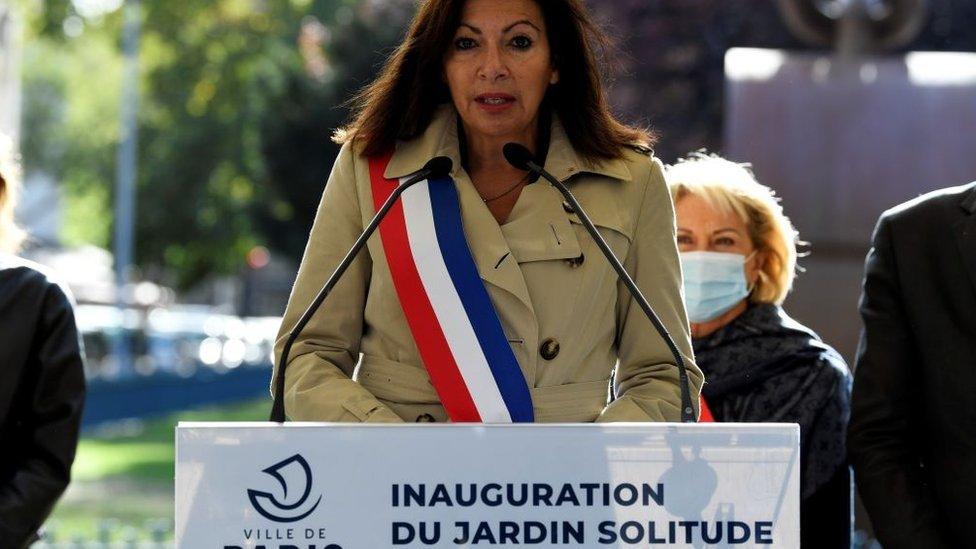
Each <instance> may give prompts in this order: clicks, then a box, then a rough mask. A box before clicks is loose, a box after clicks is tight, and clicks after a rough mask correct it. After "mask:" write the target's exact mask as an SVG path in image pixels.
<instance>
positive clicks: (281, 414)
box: [269, 156, 452, 423]
mask: <svg viewBox="0 0 976 549" xmlns="http://www.w3.org/2000/svg"><path fill="white" fill-rule="evenodd" d="M451 164H452V162H451V160H450V159H449V158H446V157H443V156H438V157H436V158H434V159H432V160H431V161H430V162H428V163H427V164H426V165H425V166H424V168H423V169H422V170H420V171H419V172H417V174H416V175H414V176H413V177H411V178H410V179H408V180H406V181H404V182H403V183H401V184H399V185H397V187H396V188H395V189H394V190H393V193H392V194H391V195H390V197H389V198H387V199H386V202H384V203H383V206H382V207H381V208H380V210H379V211H378V212H376V215H374V216H373V219H372V220H370V222H369V224H368V225H366V228H365V229H364V230H363V234H361V235H359V238H357V239H356V242H355V243H354V244H353V245H352V248H350V249H349V252H348V253H346V256H345V257H344V258H342V261H341V262H340V263H339V266H338V267H336V269H335V271H333V273H332V275H331V276H329V279H328V280H327V281H326V282H325V286H322V289H321V290H319V293H318V295H317V296H315V299H314V300H313V301H312V304H311V305H309V306H308V308H307V309H305V313H304V314H302V317H301V318H300V319H299V320H298V322H297V323H296V324H295V326H294V327H293V328H292V329H291V331H290V332H289V334H288V339H286V340H285V346H284V347H283V348H282V350H281V358H279V360H278V368H277V371H276V374H277V375H276V376H275V379H274V403H273V404H272V405H271V416H270V418H269V421H274V422H277V423H284V422H285V397H284V393H285V368H287V367H288V355H289V353H291V346H292V345H294V343H295V340H296V339H298V334H300V333H301V332H302V330H303V329H304V328H305V326H306V325H307V324H308V323H309V321H310V320H312V316H313V315H315V311H317V310H318V308H319V307H320V306H321V305H322V302H323V301H325V298H326V297H328V296H329V293H330V292H332V289H333V288H334V287H335V285H336V284H337V283H338V282H339V279H340V278H342V275H343V273H345V272H346V269H348V268H349V266H350V265H352V262H353V260H354V259H356V255H358V254H359V251H360V250H361V249H362V248H363V246H365V245H366V241H367V240H369V237H370V236H372V235H373V232H375V231H376V228H377V227H379V226H380V223H381V222H382V221H383V218H385V217H386V214H387V212H389V211H390V208H392V207H393V204H395V203H396V201H397V200H398V199H399V198H400V195H402V194H403V192H404V191H406V190H407V189H409V188H410V187H412V186H414V185H416V184H417V183H420V182H421V181H425V180H427V179H428V178H430V177H431V176H440V175H442V174H446V173H447V172H449V171H451Z"/></svg>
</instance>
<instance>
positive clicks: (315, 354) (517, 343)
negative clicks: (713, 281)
mask: <svg viewBox="0 0 976 549" xmlns="http://www.w3.org/2000/svg"><path fill="white" fill-rule="evenodd" d="M439 155H444V156H447V157H449V158H451V159H452V160H453V161H454V167H453V171H452V174H451V175H452V177H453V178H454V180H455V182H456V185H457V190H458V195H459V200H460V203H461V215H462V221H463V225H464V231H465V235H466V237H467V240H468V243H469V246H470V248H471V253H472V255H473V257H474V260H475V263H476V264H477V267H478V272H479V273H480V275H481V278H482V279H483V280H484V283H485V287H486V288H487V290H488V294H489V295H490V296H491V300H492V302H493V303H494V305H495V309H496V311H497V312H498V316H499V317H500V319H501V323H502V327H503V329H504V331H505V333H506V335H507V337H508V339H509V342H510V343H511V346H512V349H513V351H514V353H515V356H516V358H517V359H518V362H519V365H520V366H521V367H522V371H523V372H524V373H525V378H526V380H527V381H528V385H529V387H530V391H531V395H532V402H533V406H534V409H535V417H536V420H537V421H539V422H592V421H679V420H680V393H679V385H678V374H677V369H676V367H675V365H674V359H673V357H672V355H671V354H670V352H669V351H668V348H667V346H666V345H665V344H664V342H663V341H662V340H661V338H660V337H659V336H658V335H657V333H656V332H655V330H654V328H653V326H652V325H651V323H650V322H649V321H648V320H647V318H646V317H645V316H644V315H643V313H642V312H641V310H640V307H639V306H638V305H636V304H635V303H634V302H633V300H632V299H631V297H630V295H629V294H628V292H627V290H626V288H625V287H624V286H623V285H622V284H620V283H619V282H618V281H617V277H616V275H615V273H614V272H613V270H612V268H611V267H610V265H609V264H608V263H607V261H606V260H605V259H604V257H603V256H602V254H601V253H600V250H599V249H598V248H597V246H596V244H595V243H594V242H593V241H592V239H591V238H590V236H589V234H588V233H587V232H586V230H585V229H584V227H583V226H582V225H581V224H580V223H579V221H578V219H577V218H576V216H575V215H573V214H570V213H567V209H566V208H565V207H564V204H563V198H562V196H561V195H560V194H559V192H558V191H557V190H556V189H554V188H553V187H551V186H550V185H549V184H547V183H545V182H544V181H542V180H540V181H539V182H536V183H533V184H531V185H528V186H526V187H525V188H524V189H523V190H522V192H521V195H520V196H519V198H518V201H517V203H516V204H515V207H514V209H513V210H512V212H511V215H510V216H509V218H508V220H507V221H506V222H505V223H504V224H503V225H501V226H499V224H498V223H497V222H496V220H495V218H494V217H493V216H492V214H491V212H490V211H489V210H488V208H487V206H486V205H485V204H484V203H483V202H482V200H481V197H480V196H479V195H478V192H477V191H476V190H475V188H474V186H473V185H472V183H471V179H470V178H469V176H468V175H467V174H466V173H465V171H464V169H463V167H462V166H461V162H460V158H459V152H458V131H457V115H456V114H455V111H454V110H453V108H452V107H450V106H444V107H443V108H441V109H440V110H439V111H438V113H437V115H436V116H435V118H434V120H433V122H432V123H431V124H430V126H429V127H428V129H427V130H426V132H425V133H424V134H423V135H422V136H420V137H418V138H416V139H414V140H411V141H408V142H402V143H400V144H399V145H398V147H397V150H396V152H395V154H394V155H393V158H392V160H391V161H390V163H389V165H388V167H387V169H386V173H385V176H386V177H387V178H395V177H403V176H406V175H409V174H411V173H413V172H416V171H417V170H419V169H421V168H422V167H423V165H424V164H425V163H426V162H427V161H428V160H430V159H431V158H433V157H435V156H439ZM545 167H546V169H547V170H548V171H550V172H551V173H553V174H554V175H555V176H556V177H557V178H559V179H560V180H562V181H566V182H567V183H568V185H569V188H570V190H571V191H572V192H573V193H574V194H575V196H576V197H577V198H578V199H579V201H580V202H581V203H582V205H583V207H584V208H585V209H586V210H587V212H588V213H589V215H590V216H591V218H592V219H593V221H594V223H595V224H596V225H597V226H598V228H599V230H600V232H601V234H602V235H603V237H604V238H605V239H606V240H607V243H608V244H609V245H610V246H611V248H612V249H613V250H614V252H615V253H616V254H617V255H618V257H620V258H621V260H622V261H623V262H624V265H625V267H626V268H627V271H628V272H629V273H631V275H632V276H633V278H634V279H635V280H636V282H637V284H638V286H639V287H640V288H641V290H642V291H643V292H644V295H645V296H646V297H647V299H648V300H649V301H650V303H651V306H652V307H654V309H655V311H657V313H658V315H659V316H660V317H661V320H662V321H663V322H664V324H665V326H666V327H667V329H668V331H670V332H671V334H672V336H673V337H674V339H675V342H676V343H677V345H678V348H679V349H680V350H681V352H682V353H683V355H684V359H685V361H686V364H687V365H688V368H689V374H690V379H691V382H692V396H693V398H694V401H695V402H694V404H695V407H696V409H697V405H698V394H699V391H700V389H701V384H702V375H701V372H700V371H699V370H698V368H697V367H696V366H695V365H694V362H693V358H692V351H691V343H690V336H689V330H688V321H687V319H686V316H685V310H684V305H683V304H682V300H681V272H680V267H679V263H678V254H677V249H676V246H675V227H674V209H673V206H672V203H671V198H670V195H669V193H668V189H667V186H666V184H665V181H664V177H663V175H662V167H661V164H660V162H659V161H657V160H656V159H653V158H651V157H650V156H649V155H648V154H642V153H640V152H638V151H636V150H631V149H627V152H626V154H625V156H624V158H623V159H619V160H613V161H604V162H600V163H595V164H594V163H591V162H588V161H587V160H586V159H585V158H582V157H580V156H578V155H577V154H576V153H575V152H574V150H573V148H572V146H571V145H570V142H569V139H568V138H567V137H566V134H565V132H564V131H563V129H562V126H561V125H560V124H559V122H558V120H554V121H553V124H552V128H551V137H550V145H549V152H548V155H547V157H546V166H545ZM566 206H568V205H566ZM374 213H375V208H374V206H373V198H372V191H371V187H370V180H369V172H368V164H367V160H366V159H365V158H363V157H361V156H359V155H358V154H356V153H355V152H354V151H353V150H352V148H351V147H350V145H349V144H346V145H345V146H343V147H342V150H341V151H340V153H339V157H338V159H337V160H336V162H335V165H334V167H333V169H332V174H331V176H330V177H329V181H328V184H327V186H326V188H325V192H324V193H323V196H322V202H321V205H320V206H319V210H318V213H317V215H316V219H315V223H314V225H313V227H312V231H311V234H310V235H309V240H308V245H307V247H306V249H305V256H304V258H303V259H302V263H301V267H300V268H299V271H298V279H297V281H296V282H295V286H294V288H293V290H292V293H291V297H290V299H289V301H288V307H287V310H286V311H285V316H284V321H283V323H282V329H281V332H280V333H279V336H278V341H277V345H276V347H275V354H276V361H275V362H276V363H277V362H278V360H277V359H278V358H280V353H281V349H282V347H283V346H284V340H285V338H286V337H287V333H288V330H289V329H290V328H291V327H292V326H294V325H295V323H296V322H297V321H298V319H299V317H300V316H301V315H302V313H303V312H304V310H305V309H306V307H307V306H308V304H309V303H310V302H311V301H312V300H313V299H314V297H315V295H316V294H317V293H318V291H319V289H320V287H321V286H322V285H323V284H324V282H325V280H326V279H327V278H328V277H329V275H330V274H331V273H332V272H333V270H334V269H335V267H336V266H337V265H338V263H339V262H340V261H341V259H342V257H343V255H344V254H345V253H346V251H347V250H348V249H349V248H350V246H351V245H352V243H353V241H355V239H356V238H357V236H358V235H359V234H360V233H361V232H362V230H363V227H364V226H365V225H366V224H367V223H368V222H369V220H370V219H371V218H372V216H373V215H374ZM615 368H616V375H615V376H614V386H613V387H610V386H609V382H610V379H611V373H612V372H614V369H615ZM611 394H612V395H613V398H612V399H611V398H609V397H610V395H611ZM285 409H286V413H287V415H288V417H289V418H291V419H293V420H298V421H343V422H399V421H408V422H414V421H430V420H435V421H447V415H446V413H445V411H444V408H443V407H442V406H441V405H440V404H439V399H438V396H437V393H436V391H435V390H434V387H433V386H432V385H431V382H430V378H429V377H428V375H427V372H426V370H425V369H424V366H423V363H422V362H421V360H420V356H419V353H418V351H417V347H416V345H415V343H414V341H413V338H412V336H411V334H410V329H409V327H408V325H407V322H406V318H405V317H404V314H403V311H402V309H401V308H400V303H399V300H398V299H397V295H396V292H395V290H394V286H393V281H392V279H391V276H390V271H389V268H388V266H387V263H386V257H385V255H384V253H383V250H382V243H381V240H380V238H379V235H378V234H374V235H373V237H372V238H370V240H369V243H368V247H367V249H364V250H363V251H362V252H361V253H360V254H359V257H358V258H357V259H356V261H355V262H354V263H353V264H352V266H351V267H350V268H349V270H348V271H347V272H346V274H345V277H344V278H343V279H342V281H341V282H339V284H338V285H337V286H336V287H335V288H334V290H333V292H332V294H331V295H330V296H329V297H328V299H326V301H325V303H324V304H323V306H322V307H321V308H320V309H319V311H318V312H317V313H316V314H315V316H314V317H313V319H312V320H311V322H310V323H309V324H308V326H307V327H306V328H305V330H304V331H303V332H302V334H301V336H300V337H299V339H298V340H297V341H296V342H295V344H294V346H293V347H292V349H291V353H290V357H289V364H288V368H287V372H286V377H285Z"/></svg>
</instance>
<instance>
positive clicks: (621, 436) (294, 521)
mask: <svg viewBox="0 0 976 549" xmlns="http://www.w3.org/2000/svg"><path fill="white" fill-rule="evenodd" d="M176 442H177V444H176V542H177V547H180V548H192V549H211V548H212V549H237V548H239V549H244V548H248V549H272V548H274V549H379V548H386V547H425V548H426V547H432V548H445V547H481V546H494V545H530V546H536V547H649V546H674V547H696V548H698V547H755V546H770V545H771V546H773V547H789V548H793V547H799V544H800V528H799V524H800V521H799V509H800V503H799V499H800V498H799V474H800V458H799V427H797V426H796V425H793V424H729V423H721V424H646V423H645V424H636V423H634V424H601V425H593V424H573V425H552V424H550V425H546V424H534V425H459V424H455V425H452V424H437V425H431V424H414V425H349V424H310V423H294V424H286V425H284V426H279V425H275V424H267V423H180V425H179V426H178V427H177V433H176Z"/></svg>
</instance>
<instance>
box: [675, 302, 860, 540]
mask: <svg viewBox="0 0 976 549" xmlns="http://www.w3.org/2000/svg"><path fill="white" fill-rule="evenodd" d="M693 343H694V347H695V362H696V363H697V364H698V366H699V367H700V368H701V369H702V372H704V374H705V385H704V387H702V396H703V397H704V398H705V401H706V402H707V403H708V406H709V409H710V410H711V411H712V414H713V415H714V417H715V420H716V421H722V422H783V423H797V424H799V426H800V498H801V500H800V536H801V539H800V543H801V546H802V547H804V548H814V549H842V548H843V549H849V548H850V546H851V506H850V500H851V485H850V472H849V468H848V466H847V461H846V455H845V454H846V452H845V448H844V433H845V429H846V426H847V415H848V410H849V401H850V391H851V379H850V372H849V371H848V369H847V364H845V363H844V359H843V358H841V356H840V355H839V354H838V353H837V352H836V351H835V350H833V349H832V348H831V347H830V346H828V345H826V344H825V343H823V342H822V341H821V340H820V338H819V337H817V334H815V333H814V332H813V331H812V330H810V329H809V328H807V327H806V326H803V325H802V324H800V323H799V322H797V321H795V320H793V319H792V318H790V317H789V316H788V315H787V314H786V313H785V312H784V311H783V309H782V308H780V307H777V306H776V305H769V304H759V305H752V306H750V307H749V308H748V309H747V310H746V311H745V312H744V313H742V314H741V315H739V316H738V317H737V318H736V319H735V320H733V321H732V322H731V323H729V324H728V325H726V326H724V327H722V328H720V329H718V330H717V331H715V332H714V333H712V334H710V335H708V336H706V337H703V338H700V339H695V340H694V342H693Z"/></svg>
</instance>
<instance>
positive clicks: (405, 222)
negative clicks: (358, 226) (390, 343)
mask: <svg viewBox="0 0 976 549" xmlns="http://www.w3.org/2000/svg"><path fill="white" fill-rule="evenodd" d="M392 156H393V154H392V152H391V153H388V154H386V155H383V156H378V157H373V158H370V160H369V177H370V184H371V187H372V192H373V202H374V204H375V207H376V209H377V210H379V209H380V207H381V206H382V205H383V203H384V202H386V200H387V198H389V196H390V195H391V194H392V192H393V190H394V189H395V188H396V186H397V185H399V184H400V183H401V181H400V180H396V179H386V178H385V177H384V176H383V173H384V172H385V171H386V166H387V164H389V162H390V159H391V158H392ZM405 179H406V178H404V180H405ZM379 230H380V238H381V240H382V242H383V250H384V253H385V255H386V261H387V263H388V264H389V266H390V275H391V276H392V277H393V285H394V287H395V288H396V292H397V297H398V298H399V300H400V306H401V307H402V308H403V313H404V315H405V316H406V318H407V324H409V326H410V332H411V334H412V335H413V339H414V341H415V342H416V343H417V348H418V350H419V351H420V358H421V360H423V362H424V366H425V367H426V369H427V373H428V374H429V375H430V379H431V382H432V383H433V385H434V389H435V390H436V391H437V394H438V396H439V397H440V399H441V404H442V405H443V406H444V409H445V410H446V411H447V414H448V416H449V417H450V418H451V421H454V422H484V423H511V422H531V421H533V420H534V414H533V411H532V398H531V396H530V394H529V388H528V385H527V384H526V381H525V375H524V374H523V373H522V369H521V368H520V367H519V364H518V361H517V360H516V359H515V354H514V353H513V352H512V348H511V346H510V345H509V343H508V338H506V337H505V332H504V331H503V330H502V325H501V321H499V319H498V314H497V313H496V312H495V307H494V305H493V304H492V302H491V298H490V297H489V296H488V291H487V290H486V289H485V286H484V283H483V282H482V281H481V278H480V276H479V275H478V268H477V266H476V265H475V262H474V258H473V257H472V256H471V250H469V249H468V243H467V240H465V237H464V229H463V227H462V225H461V206H460V203H459V201H458V195H457V189H456V188H455V187H454V180H453V179H451V178H450V176H444V177H443V178H441V179H434V180H429V181H422V182H420V183H417V184H416V185H414V186H412V187H410V188H409V189H407V190H406V191H405V192H404V193H403V194H402V195H401V197H400V200H399V201H398V202H397V203H396V204H395V205H394V206H393V207H392V208H391V209H390V211H389V213H388V214H387V217H386V219H385V220H384V221H383V223H382V224H381V225H380V229H379Z"/></svg>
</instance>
